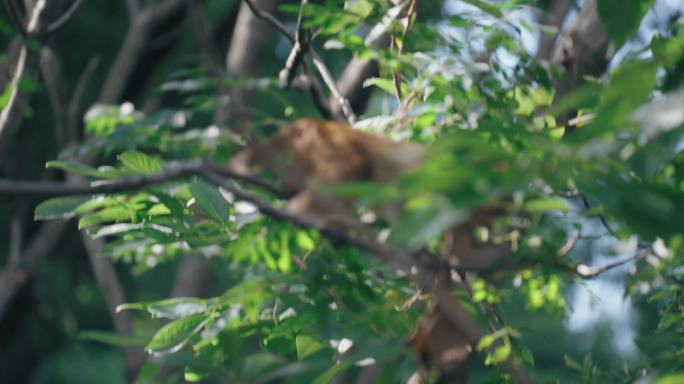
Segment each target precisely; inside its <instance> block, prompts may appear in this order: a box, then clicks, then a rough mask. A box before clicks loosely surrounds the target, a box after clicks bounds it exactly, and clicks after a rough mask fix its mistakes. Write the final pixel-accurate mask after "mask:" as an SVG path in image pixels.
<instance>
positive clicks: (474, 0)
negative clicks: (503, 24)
mask: <svg viewBox="0 0 684 384" xmlns="http://www.w3.org/2000/svg"><path fill="white" fill-rule="evenodd" d="M463 2H464V3H468V4H470V5H472V6H473V7H477V8H479V9H481V10H482V11H483V12H485V13H488V14H490V15H492V16H494V17H496V18H497V19H500V18H502V17H503V16H504V15H503V13H502V12H501V10H500V9H499V8H497V7H496V6H494V5H492V4H489V3H487V2H485V1H482V0H463Z"/></svg>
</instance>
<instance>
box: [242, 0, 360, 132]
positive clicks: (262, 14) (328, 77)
mask: <svg viewBox="0 0 684 384" xmlns="http://www.w3.org/2000/svg"><path fill="white" fill-rule="evenodd" d="M244 2H245V4H247V6H248V7H249V9H250V10H251V11H252V12H253V13H254V15H255V16H257V17H258V18H260V19H263V20H265V21H267V22H269V23H270V24H271V25H272V26H273V27H275V28H276V29H277V30H279V31H280V32H281V33H282V34H283V35H284V36H285V37H286V38H287V39H288V40H289V41H290V42H291V43H292V44H293V46H294V45H296V44H297V37H296V36H295V35H294V34H293V33H292V32H290V30H288V29H287V27H286V26H285V25H284V24H283V23H281V22H280V21H279V20H278V19H277V18H276V17H275V16H273V15H272V14H271V13H269V12H266V11H263V10H259V9H258V8H257V7H256V5H254V3H253V2H252V0H244ZM309 51H310V52H311V57H312V59H313V64H314V66H315V67H316V69H317V70H318V73H319V74H320V75H321V77H322V78H323V82H324V83H325V85H326V86H327V87H328V89H329V90H330V93H331V94H332V96H333V98H334V100H335V102H336V103H337V104H338V105H340V106H341V111H342V115H343V116H344V117H345V118H346V120H347V121H348V122H349V123H354V121H356V116H355V115H354V111H353V110H352V108H351V105H350V104H349V101H348V100H347V99H346V98H345V97H344V95H343V94H342V92H341V91H340V90H339V89H338V87H337V83H335V79H334V78H333V76H332V74H331V73H330V71H329V70H328V67H327V66H326V65H325V63H324V62H323V59H321V57H320V55H318V53H317V52H316V50H315V49H313V47H309ZM312 92H315V88H312ZM314 100H316V97H315V95H314ZM322 113H327V110H326V111H325V112H323V111H322ZM333 115H337V114H335V113H333Z"/></svg>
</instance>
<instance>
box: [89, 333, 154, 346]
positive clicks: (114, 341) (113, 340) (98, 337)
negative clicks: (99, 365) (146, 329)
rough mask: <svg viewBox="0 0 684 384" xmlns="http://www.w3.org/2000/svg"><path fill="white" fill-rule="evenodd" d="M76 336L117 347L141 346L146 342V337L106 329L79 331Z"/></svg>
mask: <svg viewBox="0 0 684 384" xmlns="http://www.w3.org/2000/svg"><path fill="white" fill-rule="evenodd" d="M78 338H79V339H80V340H86V341H95V342H98V343H103V344H108V345H114V346H117V347H142V346H144V345H145V344H146V343H147V338H146V337H142V336H131V335H122V334H120V333H117V332H107V331H83V332H79V334H78Z"/></svg>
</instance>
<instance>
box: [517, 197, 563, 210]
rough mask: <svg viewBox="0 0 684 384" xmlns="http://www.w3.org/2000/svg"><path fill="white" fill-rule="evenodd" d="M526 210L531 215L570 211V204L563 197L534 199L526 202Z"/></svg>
mask: <svg viewBox="0 0 684 384" xmlns="http://www.w3.org/2000/svg"><path fill="white" fill-rule="evenodd" d="M524 209H525V210H526V211H527V212H530V213H544V212H550V211H561V212H567V211H568V204H567V202H566V201H565V199H563V198H561V197H553V198H541V199H532V200H528V201H526V202H525V205H524Z"/></svg>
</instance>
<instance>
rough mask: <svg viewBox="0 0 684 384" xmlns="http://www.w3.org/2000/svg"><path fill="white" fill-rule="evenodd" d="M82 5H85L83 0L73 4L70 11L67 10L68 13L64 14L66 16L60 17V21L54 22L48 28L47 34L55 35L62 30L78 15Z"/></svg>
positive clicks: (75, 1)
mask: <svg viewBox="0 0 684 384" xmlns="http://www.w3.org/2000/svg"><path fill="white" fill-rule="evenodd" d="M81 4H83V0H74V2H73V3H71V7H69V9H67V11H66V12H64V14H63V15H62V16H60V18H59V19H57V20H55V21H53V22H52V23H50V24H49V25H48V26H47V28H46V31H47V33H54V32H55V31H57V30H58V29H60V28H62V26H64V24H66V23H67V21H69V19H71V17H72V16H73V15H74V14H75V13H76V11H78V8H79V7H80V6H81Z"/></svg>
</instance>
